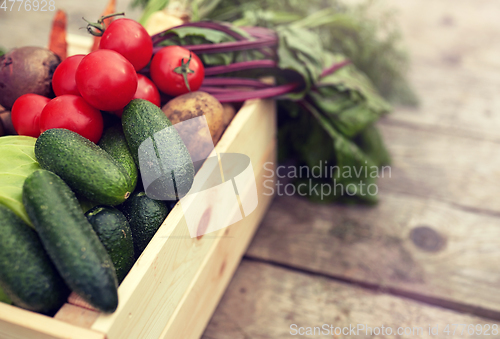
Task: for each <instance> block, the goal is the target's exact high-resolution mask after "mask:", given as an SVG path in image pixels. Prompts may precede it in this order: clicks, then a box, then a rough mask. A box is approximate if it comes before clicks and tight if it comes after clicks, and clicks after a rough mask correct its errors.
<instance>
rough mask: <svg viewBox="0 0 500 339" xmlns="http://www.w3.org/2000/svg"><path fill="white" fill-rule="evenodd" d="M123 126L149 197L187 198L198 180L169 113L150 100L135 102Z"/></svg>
mask: <svg viewBox="0 0 500 339" xmlns="http://www.w3.org/2000/svg"><path fill="white" fill-rule="evenodd" d="M122 125H123V133H124V134H125V137H126V139H127V143H128V146H129V148H130V151H131V153H132V157H133V158H134V161H135V163H136V164H137V166H138V167H139V171H140V172H141V176H142V180H143V183H144V186H145V187H144V188H145V190H146V193H147V194H148V196H149V197H150V198H152V199H157V200H176V199H178V198H181V197H183V196H184V195H186V194H187V192H188V191H189V189H190V188H191V186H192V184H193V180H194V173H195V172H194V166H193V162H192V160H191V156H190V155H189V152H188V150H187V148H186V145H185V144H184V142H183V141H182V139H181V137H180V136H179V133H177V131H176V129H175V128H174V127H172V123H171V122H170V120H169V119H168V118H167V117H166V115H165V113H163V112H162V110H161V109H160V108H159V107H158V106H156V105H154V104H153V103H151V102H149V101H147V100H142V99H134V100H132V101H131V102H130V103H129V104H128V105H127V106H125V109H124V110H123V115H122Z"/></svg>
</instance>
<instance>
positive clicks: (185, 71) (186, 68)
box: [174, 52, 194, 92]
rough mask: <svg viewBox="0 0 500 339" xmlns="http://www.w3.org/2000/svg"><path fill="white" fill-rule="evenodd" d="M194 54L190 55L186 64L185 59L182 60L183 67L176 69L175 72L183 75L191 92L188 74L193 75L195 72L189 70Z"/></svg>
mask: <svg viewBox="0 0 500 339" xmlns="http://www.w3.org/2000/svg"><path fill="white" fill-rule="evenodd" d="M192 56H193V55H192V53H191V52H190V53H189V59H188V61H187V62H186V63H184V58H182V59H181V65H180V66H179V67H176V68H174V72H175V73H177V74H182V77H183V78H184V83H185V84H186V87H187V89H188V91H189V92H191V88H190V87H189V81H188V74H193V73H194V71H193V70H192V69H190V68H189V64H190V63H191V58H192Z"/></svg>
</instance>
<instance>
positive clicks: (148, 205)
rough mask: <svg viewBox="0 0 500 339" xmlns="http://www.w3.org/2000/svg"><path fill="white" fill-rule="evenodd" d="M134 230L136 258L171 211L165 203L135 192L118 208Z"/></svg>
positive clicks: (143, 193)
mask: <svg viewBox="0 0 500 339" xmlns="http://www.w3.org/2000/svg"><path fill="white" fill-rule="evenodd" d="M118 208H119V209H120V211H122V212H123V214H124V215H125V217H126V218H127V220H128V223H129V225H130V229H131V230H132V239H133V240H134V249H135V255H136V257H139V256H140V255H141V253H142V251H144V249H145V248H146V246H147V245H148V243H149V241H150V240H151V238H153V236H154V235H155V233H156V231H157V230H158V228H160V226H161V224H162V223H163V221H164V220H165V218H166V217H167V215H168V213H169V212H170V209H169V208H168V207H167V205H166V204H165V203H164V202H163V201H158V200H153V199H151V198H149V197H148V196H147V195H146V193H145V192H135V193H134V194H132V195H131V196H130V198H128V199H127V201H125V202H124V203H123V204H122V205H120V206H118Z"/></svg>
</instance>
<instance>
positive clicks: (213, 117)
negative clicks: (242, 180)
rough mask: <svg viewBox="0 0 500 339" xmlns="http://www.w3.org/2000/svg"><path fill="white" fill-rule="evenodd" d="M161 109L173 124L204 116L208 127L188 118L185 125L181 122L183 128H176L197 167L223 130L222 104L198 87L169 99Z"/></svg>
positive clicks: (207, 154)
mask: <svg viewBox="0 0 500 339" xmlns="http://www.w3.org/2000/svg"><path fill="white" fill-rule="evenodd" d="M162 110H163V112H164V113H165V115H166V116H167V117H168V118H169V119H170V121H171V122H172V124H174V125H175V124H177V123H179V122H183V121H188V120H190V119H193V118H196V117H202V116H205V119H206V120H207V124H208V129H209V131H207V129H206V128H203V127H204V126H206V125H205V124H204V123H200V121H199V120H198V119H195V120H190V122H188V123H187V125H186V124H183V126H182V129H180V130H179V129H178V132H179V135H180V136H181V138H182V140H183V141H184V143H185V144H186V147H187V149H188V151H189V154H190V155H191V158H192V159H193V162H194V164H195V168H196V169H198V168H199V166H201V163H202V162H203V160H204V159H206V158H207V157H208V156H209V155H210V152H211V151H212V149H213V147H214V146H215V145H216V144H217V142H218V141H219V139H220V137H221V135H222V132H223V131H224V128H225V126H224V124H223V115H224V109H223V107H222V104H221V103H220V102H219V101H218V100H217V99H216V98H214V97H213V96H211V95H210V94H208V93H205V92H200V91H198V92H191V93H187V94H184V95H180V96H178V97H176V98H174V99H172V100H170V101H169V102H168V103H167V104H166V105H165V106H163V108H162Z"/></svg>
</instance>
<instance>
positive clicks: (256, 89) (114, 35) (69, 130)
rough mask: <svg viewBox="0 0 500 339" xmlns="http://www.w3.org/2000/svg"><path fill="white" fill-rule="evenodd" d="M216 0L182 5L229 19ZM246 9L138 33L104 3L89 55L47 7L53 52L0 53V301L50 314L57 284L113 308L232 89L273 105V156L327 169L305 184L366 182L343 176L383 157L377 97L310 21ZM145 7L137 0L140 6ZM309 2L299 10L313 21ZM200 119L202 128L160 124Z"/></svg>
mask: <svg viewBox="0 0 500 339" xmlns="http://www.w3.org/2000/svg"><path fill="white" fill-rule="evenodd" d="M161 2H162V4H163V6H164V5H165V3H166V1H161ZM202 2H203V1H202ZM253 3H254V4H255V3H257V2H253ZM217 4H218V5H220V6H222V7H217ZM224 4H225V1H214V3H213V4H212V7H211V9H210V11H208V10H206V11H203V10H202V7H199V8H198V7H197V8H198V9H199V10H200V11H199V12H198V14H197V15H199V16H200V17H203V16H206V15H208V14H209V13H212V15H214V16H219V17H224V15H226V17H227V18H233V17H234V13H232V14H231V13H230V12H227V8H226V7H224ZM248 4H252V2H250V3H248ZM249 6H250V5H245V6H243V5H242V6H241V8H238V9H237V10H236V11H237V12H238V13H239V14H240V15H242V16H243V17H240V18H239V19H238V20H239V21H240V23H241V22H243V23H246V24H248V23H251V24H254V25H256V24H262V25H261V26H260V27H258V26H248V25H246V26H244V27H240V26H238V22H234V23H233V24H230V23H222V22H218V21H210V20H208V21H200V22H186V21H188V20H186V18H185V17H183V19H182V20H180V22H178V23H180V24H178V25H176V26H175V27H173V28H169V29H166V30H162V31H160V32H158V33H156V34H153V35H152V36H151V35H150V34H148V32H147V31H146V29H145V28H144V27H143V26H142V25H141V24H140V23H138V22H136V21H134V20H130V19H127V18H118V16H120V15H123V13H118V14H112V8H111V7H110V8H107V10H106V12H105V15H103V17H101V19H99V20H98V21H97V22H96V23H91V22H88V26H87V30H88V32H89V33H91V34H92V35H94V36H95V37H96V38H95V39H96V40H95V46H94V48H93V50H92V51H91V52H90V53H89V54H86V55H83V54H82V55H73V56H69V57H66V50H65V48H64V46H65V45H64V43H63V42H64V41H63V40H64V39H61V35H58V34H63V35H64V34H65V32H64V30H62V31H61V27H64V25H65V20H66V16H65V14H64V13H63V12H58V13H57V14H56V19H55V22H54V26H53V27H54V28H53V32H52V33H53V36H52V38H51V41H52V42H53V43H51V47H52V46H53V48H52V49H53V50H54V52H55V53H54V52H52V51H50V50H47V49H43V48H37V47H22V48H18V49H14V50H12V51H9V52H7V53H6V54H4V55H3V56H0V104H1V105H2V106H3V107H4V108H5V109H7V110H10V111H11V112H10V114H9V115H8V116H7V117H8V118H9V119H8V120H6V119H3V117H2V121H4V124H3V125H5V126H3V125H0V132H1V133H4V132H3V129H4V128H3V127H5V130H9V129H10V130H11V129H12V128H14V129H15V132H16V134H18V135H8V136H2V137H0V159H1V160H2V162H1V163H0V231H2V234H4V235H5V236H2V237H1V238H0V301H4V302H11V303H14V304H15V305H18V306H20V307H23V308H26V309H29V310H32V311H36V312H41V313H45V314H53V313H54V312H55V311H57V310H58V309H59V308H60V306H61V304H62V303H63V302H64V301H65V300H67V298H68V294H69V293H71V292H73V293H75V294H77V295H78V296H79V297H80V298H82V299H83V300H84V301H86V302H87V303H88V304H89V305H90V306H92V307H94V308H96V309H98V310H100V311H102V312H114V310H115V309H116V307H117V305H118V294H117V287H118V285H119V283H120V282H121V281H122V280H123V279H124V278H125V277H126V275H127V273H128V271H129V270H130V269H131V267H132V266H133V264H134V262H135V260H136V259H137V258H138V257H139V256H140V255H141V253H142V251H143V250H144V249H145V248H146V246H147V244H148V243H149V241H150V240H151V239H152V237H153V236H154V234H155V233H156V231H157V230H158V228H159V227H160V225H161V224H162V223H163V221H164V220H165V218H166V216H167V215H168V213H169V211H170V210H171V208H172V206H173V204H175V203H176V201H177V200H178V199H180V198H181V197H182V196H183V195H185V194H186V193H187V192H188V191H189V189H190V188H191V185H192V183H193V180H194V175H195V172H196V170H197V169H198V168H199V167H200V162H199V159H205V158H206V157H207V156H208V155H209V153H210V151H211V148H210V147H208V148H207V147H206V146H207V144H206V143H205V142H203V141H204V140H207V139H208V140H209V141H211V142H212V143H213V145H215V144H216V143H217V142H218V141H219V139H220V138H221V136H222V134H223V132H224V130H225V128H226V127H227V126H228V124H229V123H230V121H231V119H232V117H233V116H234V114H235V111H236V109H235V107H238V103H241V102H243V101H245V100H249V99H256V98H273V99H276V100H277V102H278V108H279V109H278V116H279V132H278V137H279V155H280V159H281V161H285V160H286V161H288V162H289V163H292V164H295V165H296V166H306V167H308V168H313V167H315V166H322V164H324V163H325V162H328V163H330V164H332V165H333V164H335V165H336V168H337V170H336V171H335V172H334V173H331V175H326V176H325V177H322V178H314V180H317V181H318V182H320V183H321V182H331V181H333V182H337V183H341V184H343V185H344V186H348V185H354V186H356V187H358V186H361V187H362V186H363V185H368V184H370V183H374V182H375V178H373V177H371V176H370V175H369V174H366V172H361V177H356V178H352V177H351V176H347V175H345V173H344V171H345V170H346V169H347V168H349V167H356V168H358V167H363V166H365V167H370V168H371V167H375V168H378V167H380V166H382V165H385V164H388V163H389V156H388V153H387V151H386V149H385V147H384V145H383V141H382V139H381V136H380V135H379V133H378V131H377V128H376V127H375V125H374V124H375V122H376V121H377V120H378V119H379V118H380V116H381V115H383V114H385V113H387V112H388V111H389V110H390V105H389V103H388V102H387V101H386V99H384V98H383V97H382V96H381V95H380V94H379V92H378V91H377V89H376V88H375V86H374V85H373V84H372V82H371V81H370V80H369V78H368V77H367V76H366V75H364V74H363V73H362V72H361V71H360V70H359V69H358V68H357V67H356V65H355V64H354V63H353V60H351V59H349V58H347V57H346V56H345V55H343V54H342V53H339V51H338V50H336V51H334V50H332V49H331V48H325V47H324V46H323V44H324V41H322V39H320V37H319V36H318V35H317V34H316V33H315V32H313V31H311V30H308V29H306V28H307V27H308V25H310V23H311V22H313V21H311V20H312V19H311V18H310V17H309V18H306V19H300V20H296V18H295V19H290V17H282V22H283V23H285V24H284V25H275V24H273V23H272V20H271V19H273V20H274V19H277V16H272V15H271V16H269V15H268V16H266V15H263V13H261V12H259V11H256V12H255V13H256V15H257V16H256V17H252V16H251V15H249V14H248V13H250V12H240V11H241V10H243V9H245V8H246V9H248V8H252V7H251V6H250V7H249ZM161 7H162V6H158V1H152V2H150V3H148V5H147V8H146V11H145V16H146V17H147V16H149V15H150V14H151V13H153V12H154V11H153V10H152V9H156V10H158V9H161ZM209 7H210V6H209ZM224 8H225V9H224ZM263 8H264V7H263ZM225 10H226V12H225ZM243 13H245V14H243ZM269 13H271V12H269ZM322 13H323V14H321V15H319V14H315V15H316V17H314V16H313V18H316V19H317V20H318V21H319V22H321V20H320V18H323V19H322V20H323V21H324V22H326V21H328V20H326V19H325V18H328V15H327V14H328V13H329V12H328V13H326V14H325V12H322ZM275 14H276V13H275ZM330 14H331V13H330ZM261 15H263V17H264V18H267V19H262V17H261ZM292 17H293V16H292ZM270 18H271V19H270ZM238 20H236V21H238ZM294 20H295V21H294ZM61 25H62V26H61ZM58 32H59V33H58ZM330 33H332V32H330ZM328 37H329V38H331V39H334V34H333V33H332V34H330V35H328ZM323 40H324V39H323ZM389 92H391V91H390V90H389ZM386 94H387V93H386ZM2 114H3V113H2ZM200 116H205V118H206V121H207V124H208V132H207V130H206V129H203V128H201V126H192V127H191V129H190V130H189V131H188V132H186V131H184V132H182V131H179V132H177V130H176V129H175V128H171V127H172V126H173V124H176V123H180V122H183V121H187V120H190V119H192V118H194V117H200ZM10 122H11V123H10ZM11 125H12V126H11ZM11 132H12V131H11ZM11 134H12V133H11ZM195 160H197V161H195ZM364 173H365V174H364ZM295 184H296V185H300V184H301V181H300V180H297V181H296V182H295ZM356 191H362V189H361V190H356ZM310 198H312V199H321V200H323V201H324V200H327V201H334V200H347V201H352V200H355V201H364V202H368V203H374V202H376V195H370V194H369V195H357V194H347V195H345V194H335V193H334V192H333V193H332V192H331V194H329V195H328V196H326V197H325V196H324V195H322V196H321V198H319V197H315V196H312V197H310ZM325 198H326V199H325ZM167 201H170V202H167ZM23 263H28V264H27V265H23ZM20 281H21V282H22V283H19V282H20Z"/></svg>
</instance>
